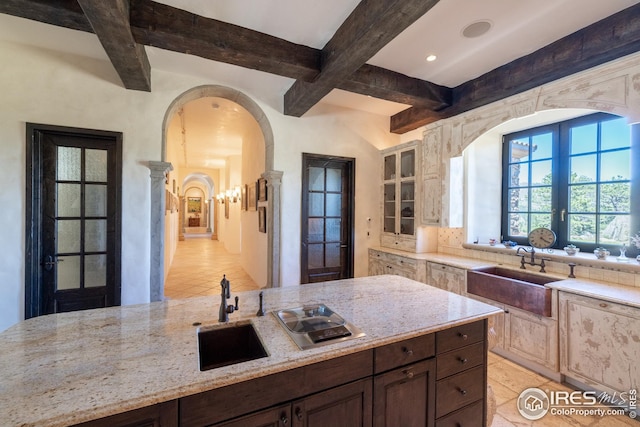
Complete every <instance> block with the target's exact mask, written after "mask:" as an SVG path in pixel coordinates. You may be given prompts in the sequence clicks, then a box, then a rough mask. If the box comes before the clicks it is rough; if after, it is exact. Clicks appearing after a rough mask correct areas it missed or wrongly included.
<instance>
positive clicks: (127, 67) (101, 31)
mask: <svg viewBox="0 0 640 427" xmlns="http://www.w3.org/2000/svg"><path fill="white" fill-rule="evenodd" d="M77 1H78V4H80V7H82V10H83V12H84V14H85V16H86V17H87V19H88V20H89V22H90V23H91V27H92V28H93V31H94V32H95V33H96V35H97V36H98V39H99V40H100V43H102V47H103V48H104V50H105V52H106V53H107V55H108V56H109V59H111V63H112V64H113V66H114V67H115V69H116V72H117V73H118V75H119V76H120V80H122V83H123V84H124V87H126V88H127V89H133V90H142V91H146V92H151V66H150V65H149V59H148V58H147V53H146V52H145V50H144V46H143V45H141V44H138V43H136V41H135V40H134V38H133V34H131V26H130V24H129V2H128V1H127V0H112V1H110V2H105V1H103V0H77Z"/></svg>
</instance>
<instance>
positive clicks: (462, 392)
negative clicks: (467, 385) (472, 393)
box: [458, 388, 467, 396]
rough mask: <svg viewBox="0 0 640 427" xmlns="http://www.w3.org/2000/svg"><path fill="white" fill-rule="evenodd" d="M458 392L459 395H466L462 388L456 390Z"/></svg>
mask: <svg viewBox="0 0 640 427" xmlns="http://www.w3.org/2000/svg"><path fill="white" fill-rule="evenodd" d="M458 391H459V392H460V394H461V395H463V396H466V395H467V390H465V389H463V388H458Z"/></svg>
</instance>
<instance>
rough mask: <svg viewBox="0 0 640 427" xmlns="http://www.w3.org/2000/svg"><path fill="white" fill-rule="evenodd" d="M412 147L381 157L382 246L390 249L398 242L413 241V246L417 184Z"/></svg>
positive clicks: (415, 159) (416, 215)
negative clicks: (384, 237)
mask: <svg viewBox="0 0 640 427" xmlns="http://www.w3.org/2000/svg"><path fill="white" fill-rule="evenodd" d="M416 165H417V149H416V144H413V145H411V146H409V147H404V148H402V149H398V150H395V151H393V152H390V153H387V154H384V155H383V171H382V179H383V184H382V200H383V206H382V218H383V220H382V225H383V227H382V232H383V235H386V236H387V240H383V241H382V242H381V243H382V244H383V246H387V245H388V246H389V247H394V246H395V245H397V244H398V240H394V241H391V242H388V239H393V238H395V239H400V240H403V239H406V238H409V239H411V240H413V241H414V242H413V246H415V232H416V225H417V223H416V218H418V212H417V208H418V206H419V205H418V203H417V201H416V196H417V195H418V188H417V187H418V181H417V178H416Z"/></svg>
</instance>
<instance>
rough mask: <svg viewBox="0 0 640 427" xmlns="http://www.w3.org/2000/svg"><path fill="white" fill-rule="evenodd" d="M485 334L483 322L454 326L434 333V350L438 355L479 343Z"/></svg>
mask: <svg viewBox="0 0 640 427" xmlns="http://www.w3.org/2000/svg"><path fill="white" fill-rule="evenodd" d="M486 334H487V333H486V330H485V321H484V320H479V321H477V322H473V323H467V324H466V325H460V326H455V327H453V328H451V329H447V330H444V331H440V332H437V333H436V350H437V351H438V354H440V353H444V352H447V351H450V350H453V349H456V348H459V347H464V346H466V345H469V344H474V343H477V342H479V341H484V339H485V337H486Z"/></svg>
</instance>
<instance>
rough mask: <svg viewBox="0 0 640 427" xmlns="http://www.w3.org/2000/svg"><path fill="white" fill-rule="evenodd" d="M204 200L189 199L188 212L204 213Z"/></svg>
mask: <svg viewBox="0 0 640 427" xmlns="http://www.w3.org/2000/svg"><path fill="white" fill-rule="evenodd" d="M201 200H202V199H201V198H200V197H187V212H193V213H200V212H202V201H201Z"/></svg>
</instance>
